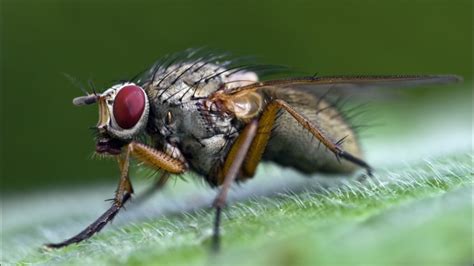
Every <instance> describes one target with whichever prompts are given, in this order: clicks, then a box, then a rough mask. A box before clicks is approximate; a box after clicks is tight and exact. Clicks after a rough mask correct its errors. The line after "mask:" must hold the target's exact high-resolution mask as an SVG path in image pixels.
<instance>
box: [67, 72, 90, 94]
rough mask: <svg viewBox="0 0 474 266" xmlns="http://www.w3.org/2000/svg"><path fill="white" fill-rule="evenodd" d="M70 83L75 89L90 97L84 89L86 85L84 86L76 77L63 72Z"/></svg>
mask: <svg viewBox="0 0 474 266" xmlns="http://www.w3.org/2000/svg"><path fill="white" fill-rule="evenodd" d="M61 74H62V75H63V76H64V77H65V78H66V79H67V80H69V82H71V83H72V85H74V86H75V87H77V88H79V89H80V90H81V91H82V92H83V93H84V94H85V95H89V92H88V91H87V90H86V89H85V88H84V84H82V83H81V82H80V81H79V80H77V79H76V78H75V77H73V76H71V75H69V74H68V73H65V72H62V73H61Z"/></svg>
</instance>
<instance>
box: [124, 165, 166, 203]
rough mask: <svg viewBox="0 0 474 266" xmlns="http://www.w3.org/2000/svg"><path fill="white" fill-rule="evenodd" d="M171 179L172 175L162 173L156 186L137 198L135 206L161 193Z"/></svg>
mask: <svg viewBox="0 0 474 266" xmlns="http://www.w3.org/2000/svg"><path fill="white" fill-rule="evenodd" d="M169 177H170V173H168V172H163V173H161V176H160V178H159V179H158V181H156V182H155V184H153V185H152V186H151V187H149V188H148V189H146V190H145V191H143V192H142V193H141V194H140V195H138V196H137V197H135V198H134V201H133V203H134V204H135V203H137V202H138V204H140V203H141V202H144V201H146V200H147V199H148V198H150V197H151V196H152V195H153V194H154V193H155V192H157V191H160V190H161V189H162V188H163V187H164V186H165V184H166V182H167V181H168V179H169Z"/></svg>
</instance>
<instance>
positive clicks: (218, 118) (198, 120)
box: [47, 50, 459, 250]
mask: <svg viewBox="0 0 474 266" xmlns="http://www.w3.org/2000/svg"><path fill="white" fill-rule="evenodd" d="M262 69H263V70H267V71H268V70H269V69H270V70H274V69H275V68H272V67H268V66H262V65H245V64H244V65H242V64H240V65H239V64H236V61H232V60H228V59H227V58H226V56H225V55H213V54H210V55H200V54H199V52H196V50H188V51H186V52H184V53H182V54H176V55H171V56H168V57H166V58H165V59H163V60H161V61H158V62H157V63H156V64H154V65H153V66H152V67H151V68H150V69H149V70H147V71H144V72H143V73H141V74H140V75H138V76H137V77H135V78H133V79H131V80H128V81H123V82H119V83H117V84H115V85H113V86H112V87H110V88H109V89H106V90H105V91H104V92H102V93H96V92H95V91H94V93H90V94H87V95H85V96H81V97H77V98H75V99H74V100H73V103H74V104H75V105H77V106H82V105H90V104H94V103H97V104H98V106H99V121H98V123H97V126H96V127H94V130H95V131H96V132H97V142H96V152H97V153H100V154H107V155H111V156H114V157H116V159H117V161H118V166H119V168H120V172H121V175H120V182H119V185H118V188H117V190H116V193H115V197H114V200H113V204H112V206H111V207H110V208H109V209H108V210H107V211H106V212H105V213H104V214H103V215H102V216H100V217H99V218H98V219H97V220H96V221H95V222H93V223H92V224H91V225H89V226H88V227H87V228H85V229H84V230H83V231H82V232H80V233H79V234H77V235H76V236H73V237H72V238H69V239H67V240H65V241H63V242H60V243H53V244H47V246H48V247H51V248H59V247H64V246H67V245H69V244H72V243H78V242H80V241H83V240H85V239H88V238H90V237H91V236H92V235H94V234H95V233H97V232H99V231H100V230H101V229H102V228H103V227H104V226H105V225H106V224H107V223H108V222H109V221H111V220H112V219H113V218H114V217H115V216H116V215H117V213H118V212H119V210H120V209H122V207H123V206H124V204H125V203H126V202H127V201H129V200H130V198H131V195H132V193H133V187H132V184H131V182H130V178H129V166H130V160H131V158H132V157H133V158H135V159H136V160H137V161H138V162H142V163H144V164H146V165H148V166H149V167H151V168H152V169H156V170H159V171H160V172H161V176H160V178H159V179H158V181H157V184H158V185H157V187H162V186H163V185H164V184H165V183H166V182H167V181H168V180H169V179H170V176H172V175H179V174H182V173H184V172H187V171H191V172H194V173H197V174H198V175H199V176H201V177H202V178H203V179H204V180H205V181H206V182H207V183H208V184H209V185H210V186H212V187H218V188H219V193H218V195H217V196H216V198H215V200H214V202H213V208H215V221H214V228H213V230H214V231H213V248H214V249H215V250H217V249H219V242H220V239H219V228H220V222H221V212H222V208H223V207H224V204H225V201H226V197H227V193H228V191H229V188H230V186H231V184H232V183H234V182H241V181H244V180H246V179H249V178H251V177H253V176H254V174H255V170H256V168H257V166H258V164H259V163H260V161H262V160H266V161H272V162H275V163H277V164H279V165H282V166H289V167H293V168H295V169H297V170H299V171H301V172H303V173H306V174H312V173H317V172H330V173H347V174H350V173H353V172H354V171H356V170H357V169H359V168H362V169H365V171H366V172H367V174H368V175H371V173H372V168H371V166H369V164H368V163H366V162H365V161H364V159H363V156H362V152H361V148H360V145H359V142H358V140H357V138H356V134H355V133H354V129H353V127H352V126H351V125H350V124H349V123H348V121H346V119H345V118H344V115H343V114H342V113H341V111H340V110H339V109H338V107H337V106H336V105H334V104H333V103H332V102H331V101H330V100H329V99H327V98H326V93H327V92H328V91H329V90H331V89H338V88H343V89H350V90H353V91H357V90H362V89H367V88H383V87H409V86H417V85H429V84H446V83H451V82H456V81H458V80H459V78H458V77H457V76H453V75H433V76H415V75H413V76H358V77H345V76H336V77H318V76H313V77H298V78H288V79H277V80H262V79H261V76H264V75H263V74H264V72H265V71H262ZM262 73H263V74H262Z"/></svg>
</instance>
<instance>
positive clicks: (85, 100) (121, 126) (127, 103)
mask: <svg viewBox="0 0 474 266" xmlns="http://www.w3.org/2000/svg"><path fill="white" fill-rule="evenodd" d="M96 102H97V103H98V104H99V122H98V123H97V130H98V133H99V134H98V138H97V143H96V152H98V153H105V154H111V155H117V154H120V153H121V150H122V147H123V146H124V145H126V144H127V143H129V142H130V141H131V140H132V139H134V138H135V137H136V136H138V135H139V134H140V133H142V132H143V131H144V129H145V127H146V124H147V120H148V112H149V104H148V97H147V95H146V93H145V91H144V90H143V88H142V87H140V86H138V85H136V84H134V83H123V84H117V85H114V86H112V87H111V88H110V89H107V90H106V91H104V92H103V93H102V94H93V95H87V96H82V97H77V98H75V99H74V100H73V103H74V105H78V106H80V105H88V104H92V103H96Z"/></svg>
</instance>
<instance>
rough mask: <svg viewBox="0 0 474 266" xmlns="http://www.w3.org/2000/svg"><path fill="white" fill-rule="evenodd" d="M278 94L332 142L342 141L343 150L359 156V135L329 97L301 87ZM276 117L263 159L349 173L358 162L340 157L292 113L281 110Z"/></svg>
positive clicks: (311, 170) (309, 169) (304, 168)
mask: <svg viewBox="0 0 474 266" xmlns="http://www.w3.org/2000/svg"><path fill="white" fill-rule="evenodd" d="M275 97H277V98H280V99H282V100H285V101H286V102H287V103H288V104H290V105H291V106H292V107H293V108H294V109H295V110H296V111H297V112H299V113H300V114H302V115H303V116H305V117H306V118H307V119H309V120H310V121H311V123H312V124H313V125H314V126H316V127H317V128H318V129H319V130H320V131H321V132H322V133H323V134H324V135H325V136H326V137H327V138H329V139H330V140H331V141H332V142H333V143H337V142H339V141H341V144H340V146H341V147H342V149H343V150H345V151H347V152H349V153H351V154H352V155H354V156H356V157H359V158H360V157H362V156H361V150H360V147H359V144H358V141H357V139H356V135H355V134H354V131H353V130H352V128H351V126H350V124H348V123H347V122H346V121H345V120H344V118H343V116H342V115H341V113H340V111H339V110H337V109H336V108H335V107H332V106H331V105H330V104H329V103H328V102H327V101H325V100H323V99H320V98H318V97H317V96H314V95H312V94H309V93H304V92H301V91H291V90H285V91H280V90H279V91H277V92H276V94H275ZM280 112H281V114H280V115H279V116H278V117H277V119H276V121H275V125H274V128H273V131H272V135H271V138H270V141H269V143H268V146H267V148H266V151H265V153H264V159H265V160H270V161H274V162H276V163H278V164H280V165H282V166H288V167H292V168H296V169H297V170H299V171H301V172H304V173H314V172H321V171H323V172H332V173H349V172H353V171H355V170H356V169H357V166H356V165H354V164H353V163H350V162H348V161H345V160H341V161H339V160H338V159H337V158H336V156H335V155H334V153H332V152H331V151H329V150H328V149H327V148H326V147H325V146H324V144H323V143H321V142H320V141H319V140H318V139H317V138H315V137H314V136H313V135H312V134H311V133H310V132H309V131H308V130H306V129H305V128H303V126H302V125H301V124H299V123H298V122H297V121H296V120H295V119H294V118H293V117H292V116H291V115H290V114H289V113H287V112H285V111H283V110H281V111H280Z"/></svg>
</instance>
